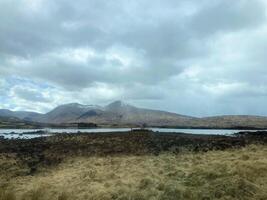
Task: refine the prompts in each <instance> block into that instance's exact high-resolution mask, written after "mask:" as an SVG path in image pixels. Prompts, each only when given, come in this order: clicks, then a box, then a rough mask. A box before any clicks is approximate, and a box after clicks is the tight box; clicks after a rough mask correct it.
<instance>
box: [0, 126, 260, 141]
mask: <svg viewBox="0 0 267 200" xmlns="http://www.w3.org/2000/svg"><path fill="white" fill-rule="evenodd" d="M39 130H45V131H46V134H27V133H28V132H35V131H39ZM130 130H131V129H130V128H91V129H51V128H47V129H0V137H4V138H7V139H12V138H13V139H15V138H20V139H31V138H36V137H45V136H49V135H52V134H53V133H78V132H86V133H105V132H125V131H130ZM150 130H153V131H158V132H165V133H167V132H169V133H193V134H202V135H203V134H208V135H231V134H234V133H237V132H240V131H246V130H225V129H175V128H150ZM247 131H249V130H247ZM253 131H255V130H253Z"/></svg>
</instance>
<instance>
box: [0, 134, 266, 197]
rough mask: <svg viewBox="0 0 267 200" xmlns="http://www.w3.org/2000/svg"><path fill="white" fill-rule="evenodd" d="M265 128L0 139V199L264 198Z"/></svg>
mask: <svg viewBox="0 0 267 200" xmlns="http://www.w3.org/2000/svg"><path fill="white" fill-rule="evenodd" d="M266 141H267V140H266V133H265V132H257V133H243V134H238V135H236V136H235V137H226V136H199V135H188V134H166V133H164V134H160V133H153V132H129V133H116V134H114V133H112V134H90V135H88V134H79V135H72V134H70V135H56V136H52V137H47V138H37V139H33V140H1V141H0V142H1V144H0V156H1V157H0V180H1V182H0V183H1V185H0V187H1V192H0V199H32V200H35V199H40V200H46V199H52V200H53V199H55V200H56V199H61V200H63V199H81V200H83V199H266V197H267V194H266V191H267V184H266V183H267V158H266V153H267V146H266V144H267V142H266Z"/></svg>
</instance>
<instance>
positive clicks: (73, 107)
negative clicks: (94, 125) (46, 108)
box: [31, 103, 98, 123]
mask: <svg viewBox="0 0 267 200" xmlns="http://www.w3.org/2000/svg"><path fill="white" fill-rule="evenodd" d="M96 108H98V106H93V105H82V104H78V103H70V104H64V105H61V106H58V107H56V108H55V109H53V110H52V111H50V112H48V113H46V114H44V115H40V116H38V117H35V118H34V117H33V118H31V120H32V121H38V122H44V123H71V122H77V120H78V118H79V117H80V116H81V115H83V114H84V113H86V112H87V111H89V110H94V109H96Z"/></svg>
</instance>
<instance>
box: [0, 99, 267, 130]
mask: <svg viewBox="0 0 267 200" xmlns="http://www.w3.org/2000/svg"><path fill="white" fill-rule="evenodd" d="M0 117H12V118H16V119H19V120H24V121H32V122H39V123H49V124H63V123H64V124H68V123H95V124H97V125H99V126H118V127H122V126H124V127H125V126H130V127H132V126H143V125H146V126H154V127H180V128H238V129H246V128H249V129H254V128H255V129H257V128H258V129H267V117H263V116H249V115H225V116H211V117H204V118H197V117H192V116H187V115H180V114H177V113H171V112H166V111H160V110H152V109H145V108H138V107H136V106H133V105H130V104H128V103H126V102H123V101H114V102H112V103H110V104H108V105H106V106H98V105H83V104H79V103H69V104H64V105H60V106H57V107H56V108H54V109H53V110H51V111H50V112H48V113H46V114H40V113H35V112H27V111H10V110H7V109H0ZM0 120H1V118H0Z"/></svg>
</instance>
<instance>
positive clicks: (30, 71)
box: [0, 0, 267, 116]
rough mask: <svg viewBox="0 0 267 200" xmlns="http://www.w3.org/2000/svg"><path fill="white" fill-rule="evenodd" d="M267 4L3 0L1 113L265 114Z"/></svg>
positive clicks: (0, 12) (219, 0) (261, 0)
mask: <svg viewBox="0 0 267 200" xmlns="http://www.w3.org/2000/svg"><path fill="white" fill-rule="evenodd" d="M266 8H267V5H266V3H265V1H264V0H255V1H249V0H237V1H234V2H233V1H225V0H215V1H211V0H189V1H188V0H182V1H175V0H168V1H160V0H156V1H155V0H154V1H150V0H149V1H141V0H140V1H139V0H132V1H131V0H130V1H123V0H116V1H104V0H90V1H87V0H78V1H70V0H58V1H52V0H1V1H0V22H1V23H0V103H1V104H0V105H1V107H2V108H10V109H15V110H22V109H27V110H37V111H40V112H46V111H48V110H49V109H51V108H53V107H54V106H56V105H59V104H62V103H68V102H80V103H85V104H105V103H108V102H110V101H113V100H117V99H122V100H125V101H128V102H130V103H133V104H135V105H138V106H143V107H149V108H157V109H164V110H169V111H174V112H179V113H183V114H188V115H197V116H206V115H214V114H257V115H267V110H266V109H265V104H266V103H265V102H267V67H266V65H267V60H266V56H265V54H266V49H267V39H266V34H267V21H266Z"/></svg>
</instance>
